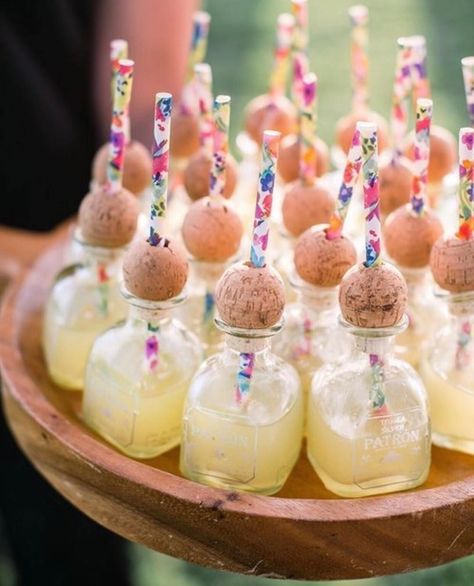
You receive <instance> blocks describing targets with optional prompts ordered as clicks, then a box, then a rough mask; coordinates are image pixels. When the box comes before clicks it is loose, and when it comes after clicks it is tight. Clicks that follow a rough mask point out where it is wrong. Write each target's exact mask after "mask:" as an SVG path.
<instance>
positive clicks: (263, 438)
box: [181, 320, 303, 494]
mask: <svg viewBox="0 0 474 586" xmlns="http://www.w3.org/2000/svg"><path fill="white" fill-rule="evenodd" d="M216 323H217V325H218V327H219V328H220V329H221V330H222V331H224V332H225V334H226V336H225V346H224V350H223V351H222V352H220V353H219V354H216V355H214V356H211V357H210V358H208V359H207V360H206V361H205V362H204V364H203V365H202V366H201V368H200V369H199V371H198V373H197V374H196V376H195V377H194V379H193V381H192V383H191V387H190V389H189V393H188V397H187V400H186V405H185V409H184V424H183V442H182V448H181V471H182V473H183V474H184V475H185V476H187V477H188V478H191V479H193V480H196V481H198V482H201V483H204V484H209V485H212V486H220V487H224V488H229V489H237V490H245V491H251V492H257V493H261V494H272V493H275V492H277V491H278V490H279V489H280V488H281V487H282V486H283V484H284V482H285V481H286V479H287V478H288V475H289V474H290V472H291V470H292V468H293V466H294V464H295V462H296V460H297V458H298V455H299V451H300V447H301V438H302V432H303V400H302V394H301V389H300V384H299V380H298V376H297V373H296V372H295V370H294V369H293V368H292V367H291V366H290V365H289V364H287V363H286V362H283V361H282V360H281V359H280V358H278V357H277V356H275V355H274V354H273V353H272V352H271V350H270V340H269V338H270V336H272V335H274V334H275V333H276V332H278V331H279V330H280V328H281V325H276V326H273V327H272V328H268V329H265V330H244V329H239V328H232V327H229V326H228V325H226V324H225V323H224V322H222V321H220V320H216ZM236 373H238V374H237V377H236Z"/></svg>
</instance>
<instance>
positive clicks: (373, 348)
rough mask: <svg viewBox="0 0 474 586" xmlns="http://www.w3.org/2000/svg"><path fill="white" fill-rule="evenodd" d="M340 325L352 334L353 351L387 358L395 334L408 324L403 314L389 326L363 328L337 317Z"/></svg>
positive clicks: (390, 351)
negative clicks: (397, 321) (395, 322)
mask: <svg viewBox="0 0 474 586" xmlns="http://www.w3.org/2000/svg"><path fill="white" fill-rule="evenodd" d="M339 322H340V324H341V325H342V327H343V328H344V329H345V330H346V331H347V332H348V333H349V334H351V335H352V336H353V347H354V349H355V351H357V352H361V353H363V354H367V355H369V356H370V357H372V356H380V357H384V358H389V357H390V355H391V353H392V350H393V341H394V339H395V336H397V335H398V334H400V333H401V332H403V331H404V330H405V329H406V328H407V326H408V317H407V316H406V315H404V316H403V318H402V320H401V321H400V322H399V323H398V324H396V325H394V326H390V327H383V328H363V327H359V326H354V325H352V324H350V323H348V322H346V321H345V320H344V319H343V318H342V317H340V318H339Z"/></svg>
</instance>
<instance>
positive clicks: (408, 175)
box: [379, 157, 413, 216]
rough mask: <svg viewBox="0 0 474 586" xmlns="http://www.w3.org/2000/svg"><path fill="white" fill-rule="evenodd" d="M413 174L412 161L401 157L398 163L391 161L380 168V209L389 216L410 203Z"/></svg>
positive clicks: (384, 214)
mask: <svg viewBox="0 0 474 586" xmlns="http://www.w3.org/2000/svg"><path fill="white" fill-rule="evenodd" d="M412 180H413V173H412V171H411V166H410V161H409V160H408V159H406V158H405V157H400V158H399V159H398V160H397V161H396V162H393V161H392V160H389V161H388V162H387V163H386V164H385V165H381V166H380V167H379V185H380V209H381V212H382V215H383V216H388V214H390V212H393V211H394V210H396V209H397V208H399V207H400V206H402V205H404V204H406V203H408V202H409V201H410V194H411V184H412Z"/></svg>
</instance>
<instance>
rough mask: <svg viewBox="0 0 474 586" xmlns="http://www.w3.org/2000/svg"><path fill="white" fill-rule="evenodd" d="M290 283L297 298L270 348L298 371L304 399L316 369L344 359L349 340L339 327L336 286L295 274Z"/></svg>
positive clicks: (347, 352)
mask: <svg viewBox="0 0 474 586" xmlns="http://www.w3.org/2000/svg"><path fill="white" fill-rule="evenodd" d="M291 284H292V286H293V288H294V290H296V292H297V301H296V303H292V304H290V305H287V306H286V308H285V327H284V329H283V331H282V332H281V333H280V334H278V335H277V336H276V337H275V340H274V342H273V346H272V347H273V351H274V352H275V354H277V355H278V356H280V357H281V358H283V360H286V361H287V362H289V363H290V364H291V365H292V366H294V367H295V368H296V370H297V371H298V374H299V375H300V379H301V384H302V388H303V395H304V398H305V400H307V397H308V394H309V392H310V390H311V381H312V379H313V376H314V374H315V372H316V371H317V370H318V368H320V367H321V366H322V365H323V364H325V363H335V362H338V361H340V360H344V358H346V357H347V356H348V354H349V352H350V339H349V336H348V335H347V333H346V332H345V330H344V329H343V328H340V327H338V321H337V316H338V314H339V305H338V303H337V291H338V289H337V287H316V286H315V285H311V284H310V283H306V282H305V281H304V280H303V279H301V278H299V277H298V276H297V275H296V274H295V273H293V274H292V276H291Z"/></svg>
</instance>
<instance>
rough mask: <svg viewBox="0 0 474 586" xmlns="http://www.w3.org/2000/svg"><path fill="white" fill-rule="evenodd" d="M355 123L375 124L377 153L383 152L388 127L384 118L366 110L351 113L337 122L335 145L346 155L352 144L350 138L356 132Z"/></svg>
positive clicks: (385, 145)
mask: <svg viewBox="0 0 474 586" xmlns="http://www.w3.org/2000/svg"><path fill="white" fill-rule="evenodd" d="M357 122H374V123H375V124H377V139H378V148H379V153H381V152H382V151H384V150H385V149H386V148H387V145H388V125H387V121H386V120H385V118H383V117H382V116H380V114H377V112H373V111H371V110H368V111H367V112H351V113H350V114H348V115H347V116H344V117H343V118H341V119H340V120H338V122H337V124H336V144H337V145H339V146H340V147H341V149H342V150H343V151H344V153H345V154H346V155H347V153H348V152H349V149H350V147H351V144H352V137H353V136H354V132H355V130H356V125H357Z"/></svg>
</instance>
